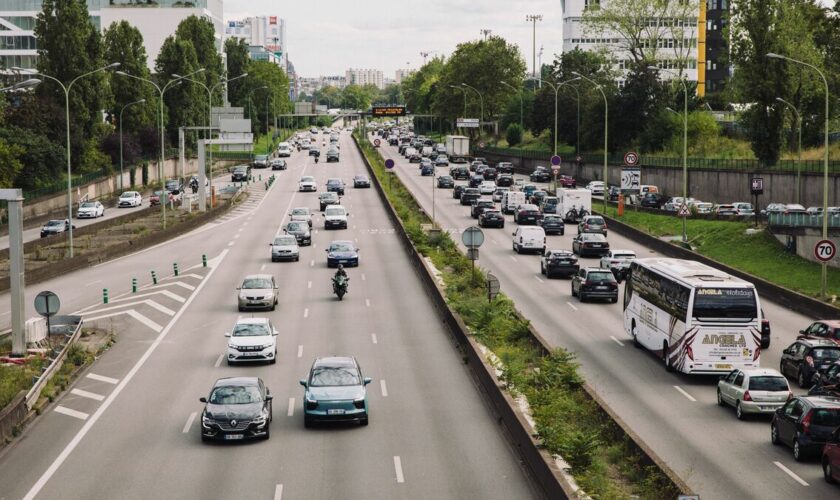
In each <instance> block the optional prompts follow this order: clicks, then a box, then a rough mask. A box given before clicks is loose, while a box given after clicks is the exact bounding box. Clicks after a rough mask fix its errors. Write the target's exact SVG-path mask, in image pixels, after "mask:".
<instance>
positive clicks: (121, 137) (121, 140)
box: [120, 99, 146, 189]
mask: <svg viewBox="0 0 840 500" xmlns="http://www.w3.org/2000/svg"><path fill="white" fill-rule="evenodd" d="M143 102H146V100H145V99H140V100H139V101H134V102H130V103H128V104H126V105H125V106H123V107H122V108H120V189H123V177H124V175H123V133H122V130H123V127H122V115H123V111H125V108H127V107H129V106H131V105H132V104H140V103H143Z"/></svg>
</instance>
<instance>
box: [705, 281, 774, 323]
mask: <svg viewBox="0 0 840 500" xmlns="http://www.w3.org/2000/svg"><path fill="white" fill-rule="evenodd" d="M694 317H695V318H733V319H743V320H748V319H752V318H756V317H758V311H757V310H756V304H755V291H754V290H753V289H751V288H698V289H697V291H696V292H695V296H694Z"/></svg>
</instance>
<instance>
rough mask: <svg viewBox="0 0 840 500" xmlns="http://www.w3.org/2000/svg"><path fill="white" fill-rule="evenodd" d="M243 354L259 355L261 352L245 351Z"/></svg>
mask: <svg viewBox="0 0 840 500" xmlns="http://www.w3.org/2000/svg"><path fill="white" fill-rule="evenodd" d="M242 355H243V356H259V355H260V353H259V352H243V353H242Z"/></svg>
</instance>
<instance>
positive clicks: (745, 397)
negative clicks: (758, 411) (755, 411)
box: [744, 391, 752, 401]
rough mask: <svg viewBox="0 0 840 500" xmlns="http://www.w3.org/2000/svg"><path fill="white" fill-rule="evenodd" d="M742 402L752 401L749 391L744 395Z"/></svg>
mask: <svg viewBox="0 0 840 500" xmlns="http://www.w3.org/2000/svg"><path fill="white" fill-rule="evenodd" d="M744 401H752V396H750V391H747V392H745V393H744Z"/></svg>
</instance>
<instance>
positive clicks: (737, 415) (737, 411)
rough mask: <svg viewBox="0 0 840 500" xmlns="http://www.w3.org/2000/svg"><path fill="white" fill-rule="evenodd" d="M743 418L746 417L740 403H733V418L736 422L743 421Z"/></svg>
mask: <svg viewBox="0 0 840 500" xmlns="http://www.w3.org/2000/svg"><path fill="white" fill-rule="evenodd" d="M744 417H746V415H744V410H743V409H742V408H741V402H740V401H738V402H737V403H735V418H737V419H738V420H744Z"/></svg>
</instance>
